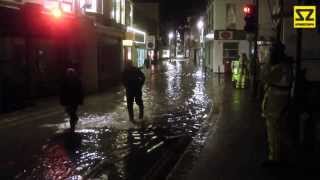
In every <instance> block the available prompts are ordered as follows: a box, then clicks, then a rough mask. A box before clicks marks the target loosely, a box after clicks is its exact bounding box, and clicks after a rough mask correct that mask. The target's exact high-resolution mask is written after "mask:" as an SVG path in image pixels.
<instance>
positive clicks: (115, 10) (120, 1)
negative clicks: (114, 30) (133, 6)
mask: <svg viewBox="0 0 320 180" xmlns="http://www.w3.org/2000/svg"><path fill="white" fill-rule="evenodd" d="M126 3H127V2H126V0H112V11H111V18H112V19H114V20H115V21H116V22H117V23H120V24H123V25H124V24H126V17H127V16H126V9H129V8H126Z"/></svg>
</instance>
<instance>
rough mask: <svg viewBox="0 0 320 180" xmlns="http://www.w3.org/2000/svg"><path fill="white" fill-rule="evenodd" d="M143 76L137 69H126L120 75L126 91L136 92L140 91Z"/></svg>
mask: <svg viewBox="0 0 320 180" xmlns="http://www.w3.org/2000/svg"><path fill="white" fill-rule="evenodd" d="M144 82H145V76H144V74H143V72H141V70H140V69H139V68H136V67H131V68H126V69H125V70H124V71H123V74H122V83H123V85H124V86H125V88H126V90H127V91H130V92H136V91H140V90H141V89H142V86H143V84H144Z"/></svg>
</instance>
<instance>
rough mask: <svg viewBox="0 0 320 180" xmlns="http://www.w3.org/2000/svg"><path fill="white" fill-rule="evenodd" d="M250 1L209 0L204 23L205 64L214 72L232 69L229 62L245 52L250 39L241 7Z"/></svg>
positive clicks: (227, 71) (224, 71) (247, 52)
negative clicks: (248, 38)
mask: <svg viewBox="0 0 320 180" xmlns="http://www.w3.org/2000/svg"><path fill="white" fill-rule="evenodd" d="M247 3H249V1H237V0H211V1H209V2H208V6H207V16H206V27H205V35H204V36H205V37H204V38H205V62H204V64H205V66H206V67H207V68H208V69H210V70H211V71H213V72H215V73H231V64H232V63H231V62H232V61H234V60H237V59H238V57H239V55H240V54H242V53H245V54H247V55H248V56H249V42H248V40H247V36H246V33H245V32H244V31H243V28H244V14H243V12H242V8H243V7H244V5H245V4H247Z"/></svg>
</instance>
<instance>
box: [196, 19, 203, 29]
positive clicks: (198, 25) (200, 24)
mask: <svg viewBox="0 0 320 180" xmlns="http://www.w3.org/2000/svg"><path fill="white" fill-rule="evenodd" d="M197 27H198V29H199V30H201V29H202V28H203V21H202V20H199V21H198V24H197Z"/></svg>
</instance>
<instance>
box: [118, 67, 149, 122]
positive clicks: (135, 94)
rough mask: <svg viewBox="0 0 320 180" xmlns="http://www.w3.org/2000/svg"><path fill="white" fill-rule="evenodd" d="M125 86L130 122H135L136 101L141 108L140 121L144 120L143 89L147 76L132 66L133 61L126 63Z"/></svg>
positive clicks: (123, 80)
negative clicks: (134, 104) (134, 103)
mask: <svg viewBox="0 0 320 180" xmlns="http://www.w3.org/2000/svg"><path fill="white" fill-rule="evenodd" d="M122 77H123V79H122V82H123V85H124V86H125V88H126V97H127V108H128V113H129V120H130V121H131V122H133V123H134V122H135V121H134V113H133V102H134V101H135V102H136V103H137V105H138V106H139V119H143V110H144V106H143V100H142V87H143V84H144V82H145V76H144V74H143V73H142V72H141V70H140V69H139V68H137V67H134V66H133V65H132V62H131V61H128V62H127V63H126V67H125V70H124V72H123V76H122Z"/></svg>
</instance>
